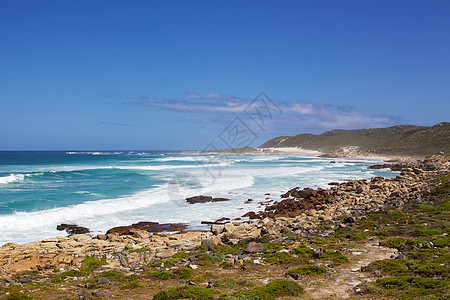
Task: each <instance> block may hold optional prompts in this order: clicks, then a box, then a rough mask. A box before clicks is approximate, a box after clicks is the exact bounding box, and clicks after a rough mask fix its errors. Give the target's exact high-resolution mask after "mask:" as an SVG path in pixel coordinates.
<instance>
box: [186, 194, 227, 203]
mask: <svg viewBox="0 0 450 300" xmlns="http://www.w3.org/2000/svg"><path fill="white" fill-rule="evenodd" d="M229 200H230V199H228V198H213V197H211V196H203V195H200V196H194V197H190V198H186V202H188V203H190V204H195V203H206V202H222V201H229Z"/></svg>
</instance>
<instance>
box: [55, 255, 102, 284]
mask: <svg viewBox="0 0 450 300" xmlns="http://www.w3.org/2000/svg"><path fill="white" fill-rule="evenodd" d="M103 265H106V260H105V259H95V258H93V257H92V256H89V255H86V256H85V258H84V261H83V263H82V264H81V267H80V269H79V270H70V271H66V272H62V273H59V274H56V275H55V276H54V277H53V281H52V282H53V283H58V282H62V281H64V280H65V279H67V278H69V277H85V276H87V275H89V274H90V273H92V272H93V271H94V270H95V269H97V268H98V267H101V266H103Z"/></svg>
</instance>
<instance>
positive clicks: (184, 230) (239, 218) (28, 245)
mask: <svg viewBox="0 0 450 300" xmlns="http://www.w3.org/2000/svg"><path fill="white" fill-rule="evenodd" d="M293 152H295V151H291V152H290V153H293ZM298 153H303V152H297V154H298ZM278 154H279V153H278ZM298 155H300V154H298ZM317 157H318V156H317ZM330 158H336V159H349V160H366V161H382V162H383V164H384V165H385V167H386V168H390V166H392V165H393V164H395V162H393V161H392V160H391V159H387V160H380V157H373V156H368V157H348V158H346V157H330ZM369 159H372V160H369ZM411 161H414V160H411V159H408V160H405V161H401V162H400V164H401V163H406V164H408V163H411ZM397 163H399V162H398V161H397ZM395 178H397V177H395ZM351 181H360V180H350V181H345V182H343V183H341V184H346V183H348V182H351ZM319 189H320V188H319ZM273 201H274V200H271V201H266V203H264V206H263V207H262V208H261V210H260V211H259V212H263V211H264V209H266V208H267V207H268V206H269V205H270V203H272V202H273ZM275 202H276V201H275ZM247 214H248V213H247ZM247 214H245V215H243V216H241V217H238V218H237V219H230V218H227V217H223V219H226V220H227V221H226V222H228V223H231V222H234V223H236V222H237V223H245V222H249V220H246V219H243V220H242V219H241V218H242V217H245V216H246V215H247ZM250 221H251V220H250ZM203 222H205V221H203ZM216 222H217V221H206V223H211V224H212V223H216ZM62 225H67V224H62ZM160 225H171V223H168V224H160ZM186 225H187V224H186ZM70 226H76V227H80V228H83V227H82V226H78V225H72V224H70ZM119 227H130V228H131V227H132V226H131V225H128V226H119ZM111 229H113V228H110V230H111ZM206 231H208V230H206V229H205V230H198V229H193V230H190V229H189V226H188V225H187V226H186V228H184V229H183V230H182V231H181V232H202V233H203V232H206ZM150 232H151V231H150ZM151 233H156V234H159V233H161V234H163V235H164V234H176V233H177V231H173V232H167V231H156V232H151ZM80 235H86V236H88V237H89V238H90V239H95V238H98V237H99V236H100V237H102V238H101V239H103V238H104V236H105V235H106V234H97V235H96V236H94V235H91V234H89V233H87V234H79V235H78V236H80ZM74 236H75V235H68V236H56V237H53V238H46V239H43V240H36V241H32V242H28V243H23V244H17V243H13V242H7V243H5V244H4V245H2V246H0V249H2V248H8V247H11V246H14V247H17V246H19V247H22V246H23V247H24V248H30V247H33V246H34V245H36V244H39V243H41V242H42V243H46V242H49V241H52V240H55V239H62V240H67V239H71V238H72V237H74ZM75 238H77V237H75Z"/></svg>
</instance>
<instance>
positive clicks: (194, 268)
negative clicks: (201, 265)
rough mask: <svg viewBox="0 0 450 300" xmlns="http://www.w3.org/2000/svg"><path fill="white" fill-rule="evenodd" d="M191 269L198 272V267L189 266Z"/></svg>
mask: <svg viewBox="0 0 450 300" xmlns="http://www.w3.org/2000/svg"><path fill="white" fill-rule="evenodd" d="M189 268H191V269H192V270H197V269H198V266H197V265H189Z"/></svg>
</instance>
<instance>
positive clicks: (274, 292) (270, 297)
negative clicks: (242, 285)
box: [219, 279, 304, 300]
mask: <svg viewBox="0 0 450 300" xmlns="http://www.w3.org/2000/svg"><path fill="white" fill-rule="evenodd" d="M303 293H304V289H303V288H302V287H301V286H300V285H299V284H298V283H297V282H295V281H292V280H288V279H278V280H275V281H272V282H270V283H268V284H266V285H264V286H262V287H259V288H255V289H252V290H241V291H237V292H235V293H232V294H231V295H225V296H221V297H220V298H219V300H274V299H275V298H276V297H282V296H299V295H301V294H303Z"/></svg>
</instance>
